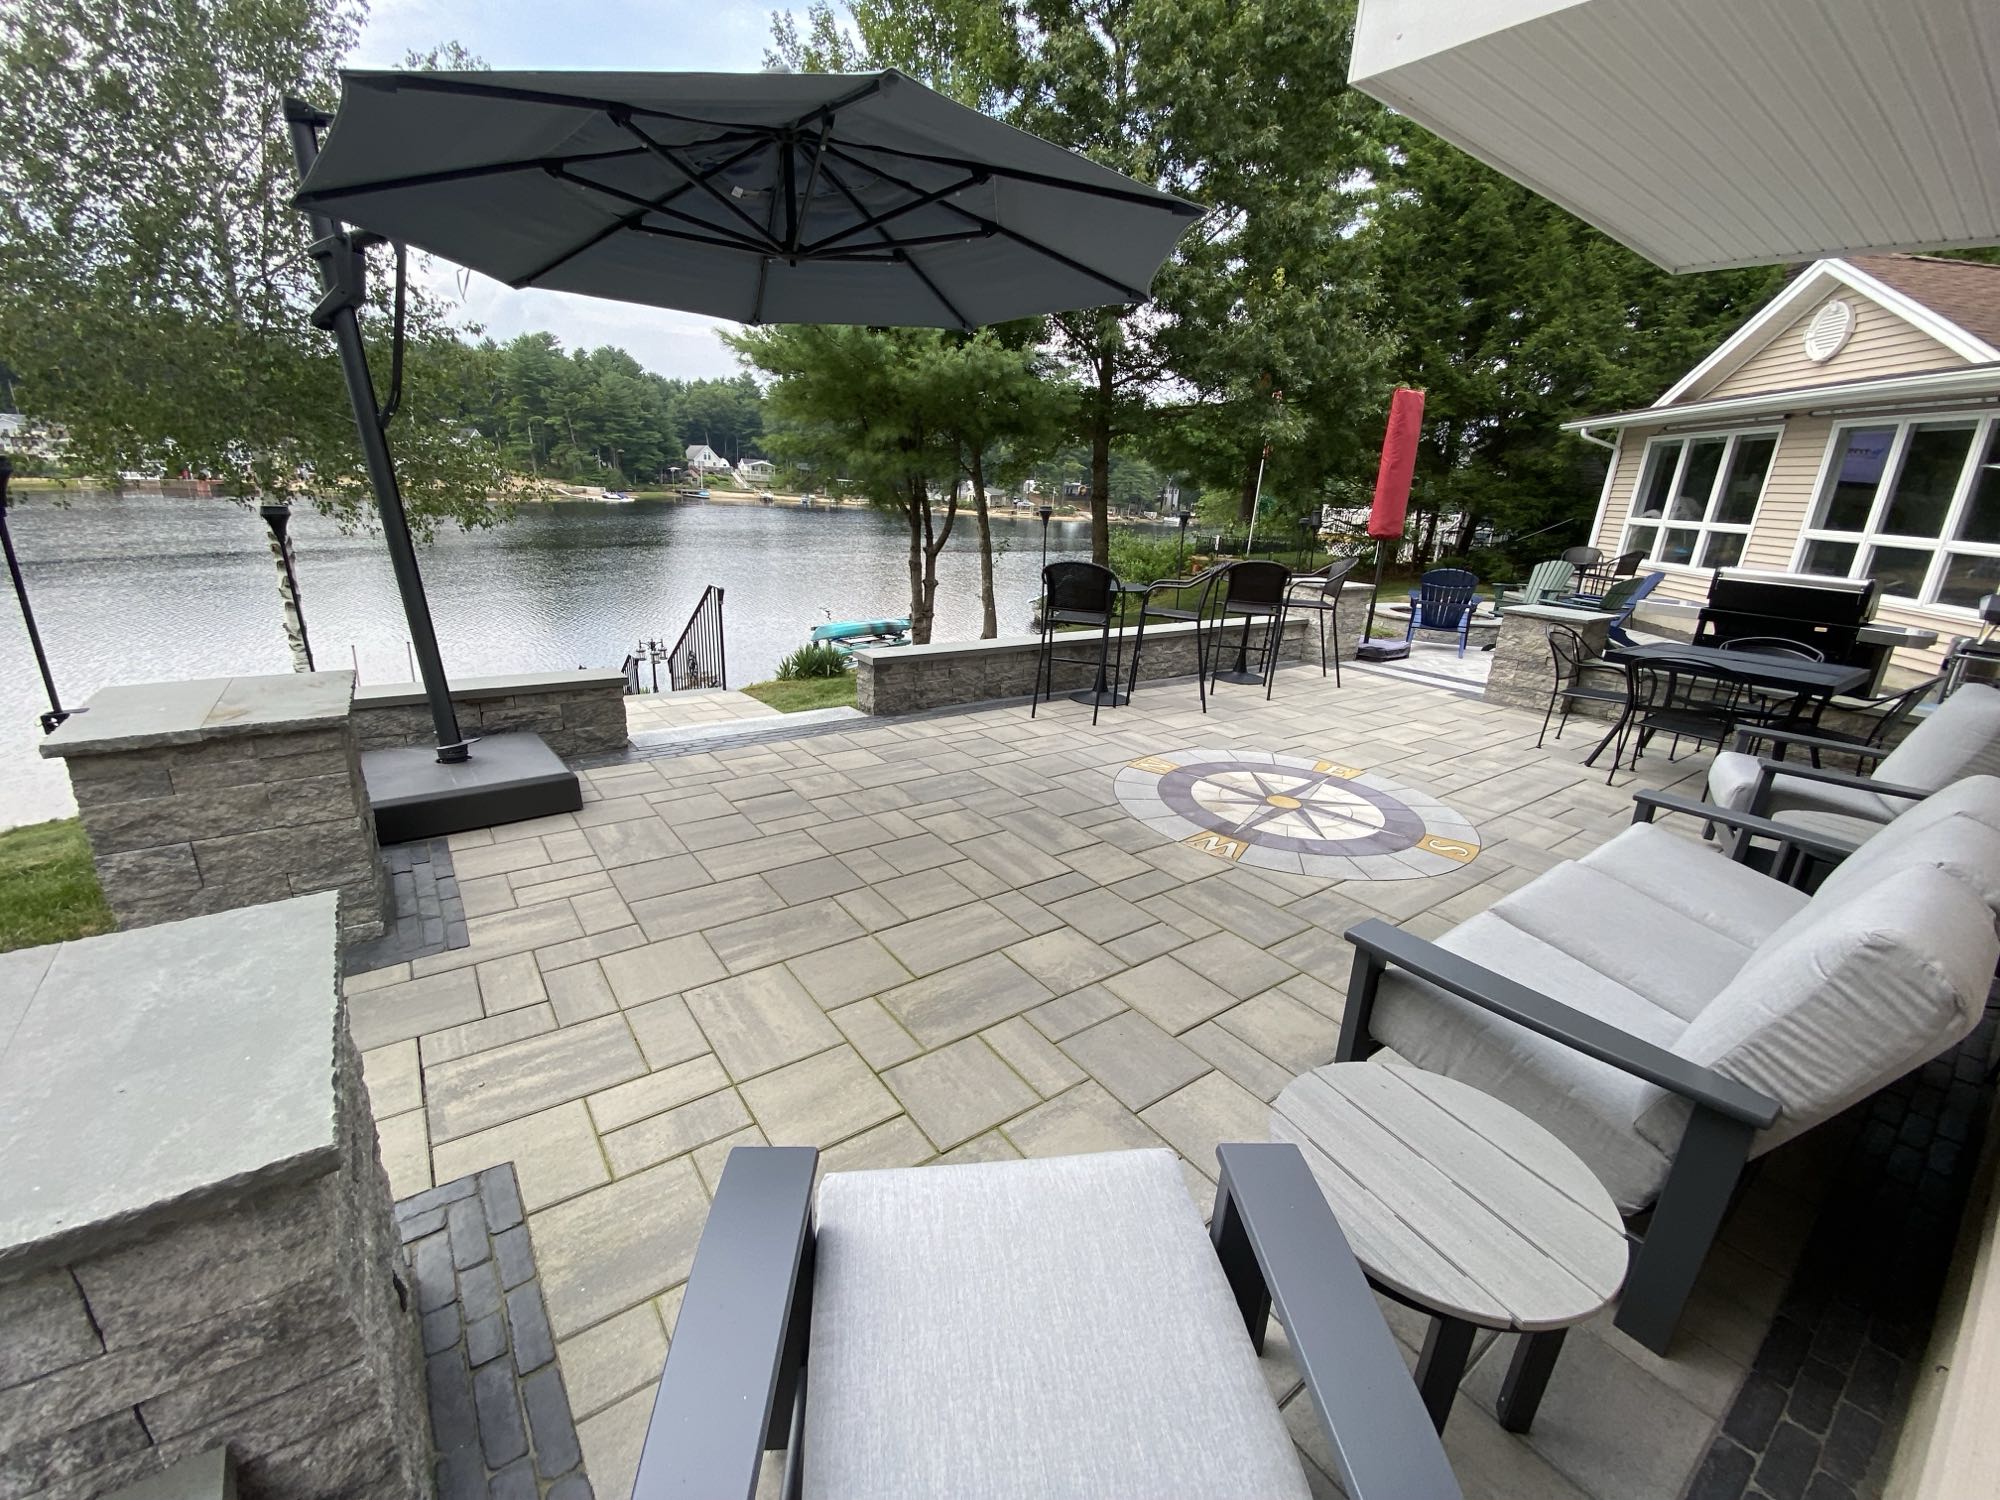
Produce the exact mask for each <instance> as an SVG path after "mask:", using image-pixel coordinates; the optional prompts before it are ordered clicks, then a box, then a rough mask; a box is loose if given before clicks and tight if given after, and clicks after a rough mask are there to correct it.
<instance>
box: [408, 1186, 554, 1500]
mask: <svg viewBox="0 0 2000 1500" xmlns="http://www.w3.org/2000/svg"><path fill="white" fill-rule="evenodd" d="M396 1229H397V1233H398V1234H399V1235H400V1236H401V1238H402V1241H403V1245H404V1249H405V1253H406V1254H408V1256H409V1258H410V1266H411V1278H410V1281H411V1286H412V1289H413V1292H414V1295H415V1297H416V1301H417V1312H418V1315H419V1317H420V1318H421V1319H422V1325H421V1326H422V1330H423V1345H424V1383H425V1386H426V1387H427V1389H428V1392H429V1397H430V1417H431V1436H432V1440H433V1441H434V1442H435V1444H436V1445H437V1467H436V1472H437V1497H438V1500H591V1488H590V1481H589V1479H588V1478H586V1477H585V1475H584V1472H583V1449H582V1445H581V1444H580V1442H579V1441H578V1438H577V1434H576V1422H575V1420H574V1419H573V1418H572V1417H571V1415H570V1404H569V1394H568V1391H567V1390H566V1389H565V1388H564V1386H563V1381H562V1371H561V1369H560V1368H559V1367H558V1365H557V1364H556V1345H555V1336H554V1334H553V1333H552V1332H551V1331H550V1328H549V1318H548V1309H547V1307H546V1305H545V1304H544V1302H543V1301H542V1288H541V1281H540V1279H539V1278H538V1277H537V1275H536V1271H535V1252H534V1246H533V1244H532V1243H531V1242H530V1240H529V1238H528V1224H527V1219H526V1216H525V1215H524V1214H523V1212H522V1209H521V1190H520V1185H519V1183H518V1182H517V1181H516V1180H515V1177H514V1166H513V1163H511V1162H506V1163H503V1164H502V1165H500V1166H497V1167H489V1168H487V1169H486V1170H485V1171H483V1172H478V1173H474V1174H473V1175H471V1176H468V1177H460V1178H458V1179H456V1180H455V1181H452V1182H446V1183H440V1184H439V1185H438V1186H437V1187H434V1188H428V1189H426V1190H425V1191H423V1192H421V1193H417V1194H415V1195H414V1196H412V1197H409V1198H405V1199H404V1200H403V1201H402V1202H400V1203H398V1204H397V1205H396Z"/></svg>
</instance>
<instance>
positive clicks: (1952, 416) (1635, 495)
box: [1564, 255, 2000, 669]
mask: <svg viewBox="0 0 2000 1500" xmlns="http://www.w3.org/2000/svg"><path fill="white" fill-rule="evenodd" d="M1996 402H2000V265H1989V264H1986V263H1983V262H1978V261H1964V260H1951V259H1946V258H1942V257H1938V256H1928V255H1854V256H1847V257H1845V258H1840V259H1829V260H1820V261H1815V262H1814V263H1813V264H1812V265H1810V266H1808V267H1807V268H1806V269H1805V270H1804V271H1803V272H1801V273H1800V274H1799V275H1797V276H1796V277H1794V278H1793V279H1792V281H1791V282H1790V284H1789V285H1787V286H1786V287H1785V289H1784V290H1783V291H1781V292H1780V293H1779V294H1778V295H1777V296H1776V297H1774V298H1773V299H1772V300H1771V301H1770V303H1769V304H1767V305H1766V306H1765V307H1764V308H1763V310H1762V311H1760V312H1758V313H1757V314H1756V315H1755V316H1754V317H1752V318H1751V319H1750V320H1749V321H1748V322H1747V323H1745V324H1744V325H1743V326H1742V327H1741V328H1740V329H1738V330H1737V331H1736V333H1735V334H1734V335H1733V336H1731V337H1730V338H1729V339H1728V340H1727V341H1726V342H1725V343H1724V344H1723V345H1722V346H1721V347H1720V348H1718V349H1717V350H1716V351H1715V352H1714V353H1712V354H1710V355H1709V356H1708V358H1707V359H1705V360H1703V361H1702V362H1701V363H1700V364H1698V365H1696V366H1695V367H1694V368H1693V369H1692V370H1690V371H1689V372H1688V373H1687V374H1686V375H1685V376H1684V377H1683V378H1682V379H1681V380H1680V381H1679V382H1678V383H1676V384H1675V385H1674V387H1673V388H1672V389H1671V390H1669V391H1668V392H1667V393H1666V394H1665V395H1663V396H1661V397H1660V399H1659V400H1657V401H1655V402H1654V403H1653V404H1652V405H1651V406H1648V407H1642V408H1640V409H1639V410H1637V411H1625V412H1613V413H1610V414H1608V415H1605V416H1601V417H1588V418H1585V419H1583V420H1581V421H1577V422H1567V423H1565V424H1564V426H1565V428H1566V429H1568V430H1569V431H1573V432H1577V433H1580V434H1581V435H1582V436H1584V437H1585V438H1588V439H1590V440H1592V441H1596V442H1607V441H1608V445H1609V446H1610V447H1611V449H1612V457H1611V468H1610V472H1609V473H1608V474H1607V475H1606V477H1605V481H1604V492H1603V495H1602V497H1601V498H1600V499H1599V502H1598V507H1597V519H1596V523H1595V526H1594V528H1593V531H1594V535H1593V538H1592V540H1593V543H1594V545H1596V546H1597V547H1599V548H1601V549H1602V550H1603V551H1604V552H1606V553H1607V554H1617V553H1621V552H1628V551H1639V552H1643V553H1644V554H1645V555H1646V557H1647V559H1648V563H1647V566H1648V567H1651V568H1657V569H1659V571H1660V572H1661V573H1663V574H1664V575H1665V576H1664V578H1663V579H1662V581H1661V584H1660V588H1659V593H1660V594H1661V595H1662V596H1665V597H1678V598H1683V599H1700V598H1704V597H1705V596H1706V595H1707V592H1708V584H1709V577H1710V573H1711V571H1712V570H1713V569H1715V568H1721V567H1739V566H1740V567H1745V568H1760V569H1767V570H1770V571H1773V572H1784V573H1814V574H1820V575H1824V576H1831V577H1837V578H1847V577H1852V578H1870V577H1872V578H1874V579H1875V580H1876V583H1877V585H1878V587H1879V589H1880V592H1881V597H1882V602H1881V605H1880V607H1879V609H1878V610H1877V612H1876V618H1877V619H1879V620H1881V621H1883V622H1884V623H1890V624H1898V625H1911V626H1916V627H1919V628H1922V629H1927V630H1934V631H1936V632H1937V633H1938V635H1939V637H1940V640H1939V643H1938V645H1937V646H1936V647H1934V648H1931V649H1929V650H1927V651H1912V650H1903V651H1899V652H1898V653H1897V659H1898V662H1899V664H1900V665H1902V666H1905V667H1911V668H1917V669H1926V668H1929V669H1934V668H1935V665H1936V663H1937V661H1938V659H1939V657H1940V655H1941V653H1942V652H1943V651H1944V649H1945V648H1946V647H1947V646H1948V645H1949V644H1950V640H1951V637H1952V636H1954V635H1969V634H1975V633H1976V632H1977V630H1978V615H1977V613H1976V611H1977V606H1978V604H1979V599H1980V596H1981V595H1983V594H1989V593H1995V592H2000V413H1996V409H1995V406H1996Z"/></svg>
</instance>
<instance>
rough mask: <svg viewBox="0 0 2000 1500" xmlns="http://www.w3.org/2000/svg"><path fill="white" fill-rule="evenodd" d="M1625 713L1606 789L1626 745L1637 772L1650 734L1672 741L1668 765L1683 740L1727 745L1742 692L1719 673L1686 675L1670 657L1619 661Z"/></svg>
mask: <svg viewBox="0 0 2000 1500" xmlns="http://www.w3.org/2000/svg"><path fill="white" fill-rule="evenodd" d="M1624 666H1625V708H1624V711H1623V713H1622V714H1621V715H1620V716H1619V720H1618V728H1617V730H1616V731H1615V732H1616V734H1617V737H1618V745H1617V748H1616V749H1614V750H1613V751H1612V753H1611V769H1610V770H1608V771H1606V772H1605V773H1604V784H1605V785H1606V786H1610V785H1611V781H1612V778H1613V777H1614V776H1616V775H1617V774H1618V763H1619V761H1620V760H1622V759H1623V758H1624V755H1625V747H1626V745H1627V744H1630V745H1631V746H1632V764H1631V766H1630V768H1629V769H1631V770H1633V771H1637V770H1638V769H1639V757H1640V756H1642V755H1644V754H1645V753H1646V746H1647V745H1648V744H1649V743H1651V741H1652V738H1653V736H1654V735H1656V734H1666V735H1670V736H1672V738H1673V743H1672V745H1671V746H1670V747H1669V748H1668V750H1667V762H1668V764H1669V765H1671V764H1672V763H1673V759H1674V756H1675V755H1677V754H1678V753H1679V752H1680V744H1681V741H1682V740H1683V739H1691V740H1693V741H1694V742H1695V743H1696V744H1701V743H1704V742H1706V741H1709V740H1713V741H1714V742H1715V745H1716V748H1718V749H1720V748H1721V747H1722V746H1723V745H1726V744H1727V743H1728V742H1729V738H1730V736H1731V735H1733V734H1734V733H1735V732H1736V730H1737V727H1738V724H1739V721H1740V719H1741V718H1742V715H1743V710H1742V708H1741V706H1740V703H1739V699H1740V697H1741V694H1742V691H1743V687H1742V684H1740V683H1738V682H1736V681H1735V680H1734V679H1733V678H1730V677H1728V676H1726V675H1724V674H1722V673H1718V672H1716V671H1715V670H1713V669H1712V668H1707V667H1704V668H1703V669H1702V670H1701V671H1699V672H1696V671H1692V670H1690V669H1689V668H1688V667H1687V666H1685V665H1682V664H1680V663H1677V662H1675V661H1674V660H1673V659H1672V658H1671V657H1664V658H1662V657H1647V658H1638V657H1627V658H1626V659H1625V663H1624Z"/></svg>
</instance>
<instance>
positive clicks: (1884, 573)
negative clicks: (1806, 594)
mask: <svg viewBox="0 0 2000 1500" xmlns="http://www.w3.org/2000/svg"><path fill="white" fill-rule="evenodd" d="M1798 569H1799V571H1800V572H1802V573H1821V574H1828V575H1831V576H1834V577H1840V578H1848V577H1852V578H1873V579H1874V580H1875V581H1876V583H1877V584H1878V585H1879V586H1880V588H1881V590H1882V592H1883V593H1884V594H1893V595H1895V596H1896V597H1898V598H1902V599H1912V600H1915V601H1917V602H1919V603H1927V604H1951V605H1957V606H1960V607H1962V608H1967V609H1970V608H1973V607H1975V606H1977V605H1978V603H1979V600H1980V596H1981V595H1984V594H1990V593H1995V592H2000V419H1996V418H1994V417H1990V416H1987V417H1957V418H1953V417H1933V418H1915V419H1912V420H1910V421H1906V422H1868V423H1856V424H1854V425H1852V426H1847V427H1841V428H1838V429H1837V430H1836V431H1835V432H1834V435H1833V447H1832V450H1831V452H1830V453H1829V455H1828V461H1827V470H1826V478H1825V479H1824V480H1823V481H1822V483H1821V486H1820V493H1819V496H1818V498H1817V500H1816V502H1815V504H1814V506H1813V512H1812V516H1811V521H1810V524H1809V525H1808V526H1807V527H1806V530H1805V535H1804V538H1803V540H1802V541H1801V542H1800V544H1799V560H1798Z"/></svg>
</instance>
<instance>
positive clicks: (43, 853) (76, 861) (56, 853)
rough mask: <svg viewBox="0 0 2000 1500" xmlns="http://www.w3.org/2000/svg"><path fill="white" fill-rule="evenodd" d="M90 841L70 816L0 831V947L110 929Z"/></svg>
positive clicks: (23, 945) (30, 944) (108, 911)
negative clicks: (94, 866) (94, 868)
mask: <svg viewBox="0 0 2000 1500" xmlns="http://www.w3.org/2000/svg"><path fill="white" fill-rule="evenodd" d="M113 925H114V924H113V922H112V919H111V908H109V907H108V906H106V905H105V904H104V893H103V892H102V891H100V890H99V889H98V888H97V872H96V871H95V870H93V869H92V868H91V866H90V845H89V844H88V843H86V842H85V841H84V837H83V824H81V823H80V822H78V821H77V820H76V819H75V818H65V819H63V820H62V821H60V822H55V823H31V824H29V825H28V826H27V827H26V828H11V829H8V830H7V831H5V832H4V833H0V953H5V952H7V951H8V950H9V949H13V948H33V947H36V946H38V945H40V944H42V943H60V942H62V941H63V940H64V939H66V938H76V937H89V936H90V935H91V934H92V933H94V932H109V931H110V930H111V928H112V926H113Z"/></svg>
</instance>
